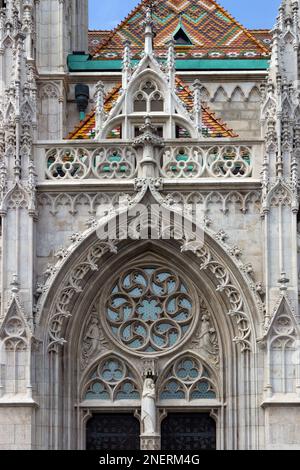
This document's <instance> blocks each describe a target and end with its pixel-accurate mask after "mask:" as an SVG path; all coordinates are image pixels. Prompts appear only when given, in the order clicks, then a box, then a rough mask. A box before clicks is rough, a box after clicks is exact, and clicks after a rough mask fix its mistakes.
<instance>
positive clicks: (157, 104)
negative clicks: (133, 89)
mask: <svg viewBox="0 0 300 470" xmlns="http://www.w3.org/2000/svg"><path fill="white" fill-rule="evenodd" d="M163 110H164V100H163V97H162V96H161V94H160V93H158V92H157V93H154V95H153V96H152V99H151V112H162V111H163Z"/></svg>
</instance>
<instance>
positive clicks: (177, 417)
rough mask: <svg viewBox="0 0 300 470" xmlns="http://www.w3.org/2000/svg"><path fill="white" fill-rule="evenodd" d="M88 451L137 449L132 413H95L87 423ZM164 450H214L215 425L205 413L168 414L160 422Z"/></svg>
mask: <svg viewBox="0 0 300 470" xmlns="http://www.w3.org/2000/svg"><path fill="white" fill-rule="evenodd" d="M86 438H87V446H86V448H87V449H88V450H104V451H108V450H119V451H122V450H139V449H140V423H139V421H138V420H137V419H136V418H135V417H134V416H133V414H125V413H107V414H103V413H101V414H94V415H93V417H92V418H91V419H90V420H89V421H88V423H87V432H86ZM161 448H162V450H167V451H171V450H174V451H201V450H215V449H216V424H215V421H214V420H213V419H212V418H211V417H210V416H209V414H207V413H169V414H168V415H167V417H166V418H165V419H164V420H163V422H162V424H161Z"/></svg>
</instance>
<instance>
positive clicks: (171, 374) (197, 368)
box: [159, 355, 217, 402]
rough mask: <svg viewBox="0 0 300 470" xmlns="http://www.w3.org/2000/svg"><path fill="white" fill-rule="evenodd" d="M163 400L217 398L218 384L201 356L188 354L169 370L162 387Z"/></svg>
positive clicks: (161, 397)
mask: <svg viewBox="0 0 300 470" xmlns="http://www.w3.org/2000/svg"><path fill="white" fill-rule="evenodd" d="M159 397H160V399H161V400H186V401H188V402H190V401H192V400H199V399H216V398H217V392H216V385H215V383H214V381H213V378H212V376H211V373H210V371H209V370H208V368H206V367H205V366H204V365H203V364H202V362H201V360H200V359H199V358H196V357H194V356H192V355H186V356H184V357H181V358H179V359H177V360H176V361H175V362H174V363H173V364H172V365H171V366H170V367H169V369H168V370H167V373H166V375H165V378H164V379H163V381H162V385H161V387H160V394H159Z"/></svg>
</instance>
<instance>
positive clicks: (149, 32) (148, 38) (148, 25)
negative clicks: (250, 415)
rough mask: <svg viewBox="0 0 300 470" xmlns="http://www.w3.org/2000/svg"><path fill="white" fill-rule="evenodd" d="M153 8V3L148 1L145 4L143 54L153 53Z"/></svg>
mask: <svg viewBox="0 0 300 470" xmlns="http://www.w3.org/2000/svg"><path fill="white" fill-rule="evenodd" d="M153 8H154V3H153V2H149V3H148V5H147V6H146V8H145V10H146V18H145V21H144V25H145V55H152V54H153V38H154V31H153V26H154V21H153V18H152V12H153Z"/></svg>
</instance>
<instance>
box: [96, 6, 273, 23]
mask: <svg viewBox="0 0 300 470" xmlns="http://www.w3.org/2000/svg"><path fill="white" fill-rule="evenodd" d="M161 1H163V0H161ZM280 3H281V0H219V4H220V5H222V6H223V7H224V8H226V9H227V10H228V11H229V12H230V13H231V14H232V15H233V16H234V17H235V18H236V19H237V20H238V21H240V23H242V24H243V25H244V26H246V27H247V28H252V29H254V28H271V27H272V26H273V25H274V22H275V18H276V16H277V12H278V7H279V5H280ZM89 4H90V28H91V29H112V28H114V27H115V26H116V25H117V24H118V23H120V21H122V20H123V19H124V17H125V16H127V15H128V13H129V12H130V11H131V10H132V9H133V8H134V7H135V6H136V5H138V4H139V0H89Z"/></svg>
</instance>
